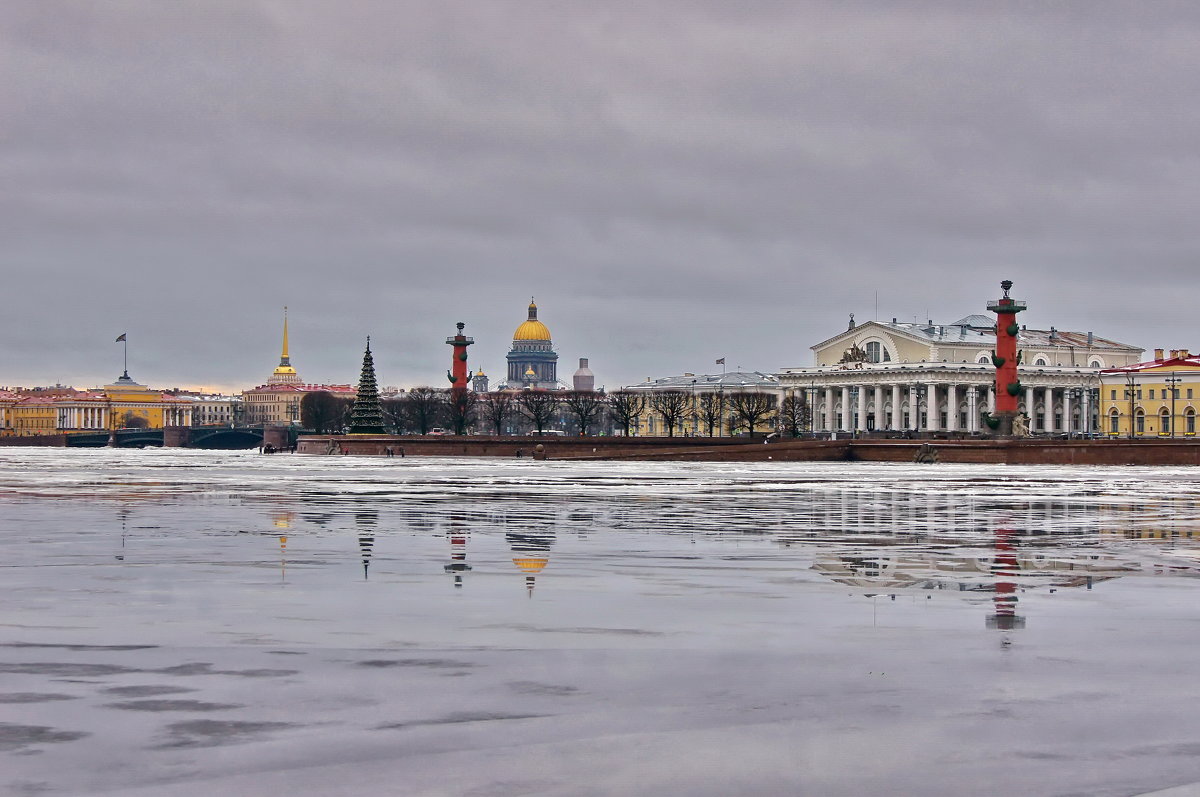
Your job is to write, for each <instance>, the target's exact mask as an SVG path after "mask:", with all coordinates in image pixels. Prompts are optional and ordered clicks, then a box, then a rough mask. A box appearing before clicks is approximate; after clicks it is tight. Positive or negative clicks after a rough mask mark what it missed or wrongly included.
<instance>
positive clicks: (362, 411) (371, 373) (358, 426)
mask: <svg viewBox="0 0 1200 797" xmlns="http://www.w3.org/2000/svg"><path fill="white" fill-rule="evenodd" d="M386 433H387V432H386V431H385V430H384V428H383V409H382V408H381V407H380V406H379V385H377V384H376V383H375V360H374V359H373V358H372V357H371V338H370V336H368V337H367V350H366V352H365V353H364V354H363V364H362V375H360V376H359V378H358V393H357V394H356V395H355V396H354V406H353V407H352V408H351V410H350V434H386Z"/></svg>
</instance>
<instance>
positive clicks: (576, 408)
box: [563, 390, 604, 437]
mask: <svg viewBox="0 0 1200 797" xmlns="http://www.w3.org/2000/svg"><path fill="white" fill-rule="evenodd" d="M563 406H564V407H566V408H567V412H569V413H570V414H571V415H572V416H574V418H575V423H576V424H577V425H578V426H579V434H580V435H583V436H584V437H586V436H587V433H588V427H589V426H591V425H592V423H593V422H595V420H596V417H597V416H598V415H599V414H600V413H601V412H603V411H604V394H603V393H597V392H596V391H594V390H572V391H571V392H569V393H567V394H566V395H565V396H563Z"/></svg>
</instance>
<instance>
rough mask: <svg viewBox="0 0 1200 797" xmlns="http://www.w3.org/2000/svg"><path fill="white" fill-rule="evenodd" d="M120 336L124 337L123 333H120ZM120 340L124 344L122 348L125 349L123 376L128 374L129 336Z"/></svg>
mask: <svg viewBox="0 0 1200 797" xmlns="http://www.w3.org/2000/svg"><path fill="white" fill-rule="evenodd" d="M121 337H125V336H124V335H122V336H121ZM121 342H122V343H124V344H125V346H124V347H123V348H124V349H125V369H124V373H125V376H129V338H125V340H123V341H121Z"/></svg>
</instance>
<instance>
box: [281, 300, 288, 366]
mask: <svg viewBox="0 0 1200 797" xmlns="http://www.w3.org/2000/svg"><path fill="white" fill-rule="evenodd" d="M287 338H288V336H287V305H286V304H285V305H284V306H283V354H282V355H281V356H280V358H279V364H280V365H287V364H288V339H287Z"/></svg>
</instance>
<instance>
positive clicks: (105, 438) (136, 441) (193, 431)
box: [66, 425, 295, 450]
mask: <svg viewBox="0 0 1200 797" xmlns="http://www.w3.org/2000/svg"><path fill="white" fill-rule="evenodd" d="M268 438H269V439H268ZM265 439H266V440H268V442H269V443H270V444H271V445H273V446H276V447H282V446H285V445H292V443H293V442H294V441H295V431H294V430H292V429H289V428H287V427H271V428H270V429H269V430H265V429H264V427H263V426H261V425H260V426H172V427H168V428H167V429H117V430H115V431H113V432H107V431H99V432H83V433H80V434H70V435H66V440H67V446H68V447H72V448H103V447H105V446H108V445H109V443H110V440H111V442H112V444H113V445H115V446H116V447H117V448H145V447H146V446H166V447H169V448H206V449H219V450H232V449H243V448H258V447H259V446H260V445H262V444H263V441H264V440H265Z"/></svg>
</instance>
